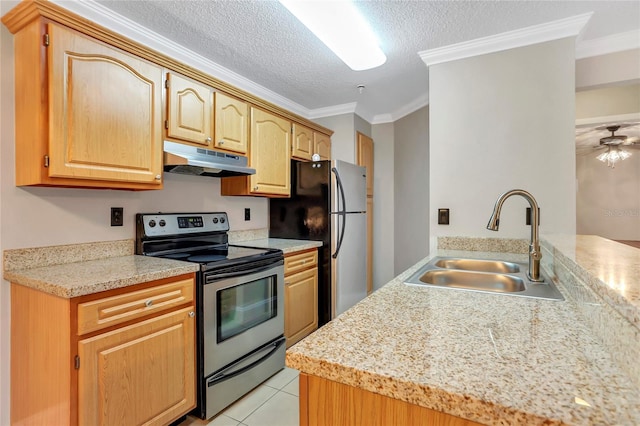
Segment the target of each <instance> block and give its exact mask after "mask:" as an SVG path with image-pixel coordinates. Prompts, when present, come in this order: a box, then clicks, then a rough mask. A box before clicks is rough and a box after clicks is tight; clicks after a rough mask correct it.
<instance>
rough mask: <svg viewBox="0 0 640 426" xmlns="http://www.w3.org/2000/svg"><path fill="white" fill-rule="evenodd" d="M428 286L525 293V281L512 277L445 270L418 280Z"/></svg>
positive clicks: (424, 275)
mask: <svg viewBox="0 0 640 426" xmlns="http://www.w3.org/2000/svg"><path fill="white" fill-rule="evenodd" d="M418 279H419V280H420V281H421V282H423V283H426V284H432V285H438V286H445V287H453V288H462V289H466V290H486V291H495V292H498V293H513V292H516V291H525V290H526V287H525V286H524V281H522V279H521V278H518V277H513V276H511V275H503V274H494V273H485V272H469V271H455V270H450V269H445V270H439V271H438V270H430V271H427V272H425V273H424V274H422V275H421V276H420V277H419V278H418Z"/></svg>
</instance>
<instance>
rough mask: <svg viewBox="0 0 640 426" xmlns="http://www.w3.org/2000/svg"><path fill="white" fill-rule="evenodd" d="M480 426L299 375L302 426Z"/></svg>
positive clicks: (321, 379) (305, 375) (339, 384)
mask: <svg viewBox="0 0 640 426" xmlns="http://www.w3.org/2000/svg"><path fill="white" fill-rule="evenodd" d="M344 425H349V426H387V425H403V426H423V425H433V426H479V425H480V423H476V422H473V421H471V420H466V419H463V418H460V417H455V416H452V415H450V414H446V413H443V412H440V411H435V410H431V409H429V408H425V407H420V406H419V405H414V404H410V403H408V402H405V401H400V400H398V399H393V398H390V397H388V396H384V395H379V394H376V393H373V392H369V391H366V390H363V389H359V388H355V387H353V386H348V385H344V384H342V383H338V382H333V381H330V380H327V379H323V378H320V377H317V376H312V375H308V374H305V373H300V426H344Z"/></svg>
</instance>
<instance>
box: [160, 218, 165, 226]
mask: <svg viewBox="0 0 640 426" xmlns="http://www.w3.org/2000/svg"><path fill="white" fill-rule="evenodd" d="M166 224H167V222H165V221H164V219H160V222H158V225H160V226H165V225H166Z"/></svg>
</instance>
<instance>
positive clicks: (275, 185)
mask: <svg viewBox="0 0 640 426" xmlns="http://www.w3.org/2000/svg"><path fill="white" fill-rule="evenodd" d="M290 150H291V123H290V122H289V121H287V120H285V119H283V118H280V117H278V116H276V115H273V114H271V113H269V112H266V111H262V110H260V109H257V108H251V155H250V161H251V166H252V167H253V168H255V169H256V174H254V175H251V176H249V180H250V187H251V192H252V193H253V194H274V195H283V196H289V194H290V192H291V174H290V169H291V162H290V161H289V153H290Z"/></svg>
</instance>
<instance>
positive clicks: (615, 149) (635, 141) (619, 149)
mask: <svg viewBox="0 0 640 426" xmlns="http://www.w3.org/2000/svg"><path fill="white" fill-rule="evenodd" d="M632 126H634V124H621V125H610V126H602V127H596V128H595V129H592V130H591V131H586V132H581V133H580V134H579V135H578V136H577V137H576V140H577V142H580V141H582V142H583V144H582V147H583V148H586V147H585V146H584V142H586V140H585V139H587V138H588V139H591V140H593V139H592V138H593V136H595V135H593V133H599V135H602V132H603V131H604V130H606V131H607V132H610V133H611V134H610V135H608V136H604V137H602V138H600V141H599V144H598V145H597V146H593V145H592V142H590V143H589V149H587V150H584V149H583V150H582V155H585V154H588V153H589V152H593V151H594V150H605V151H604V152H602V153H601V154H600V155H598V156H597V157H596V158H597V159H598V160H600V161H602V162H605V163H607V166H609V167H611V168H614V167H615V165H616V163H617V162H619V161H622V160H626V159H627V158H629V157H630V156H631V154H632V153H631V151H630V150H629V149H632V150H635V149H640V137H638V136H626V135H616V134H615V133H616V132H617V131H618V130H619V129H620V128H622V127H632Z"/></svg>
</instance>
